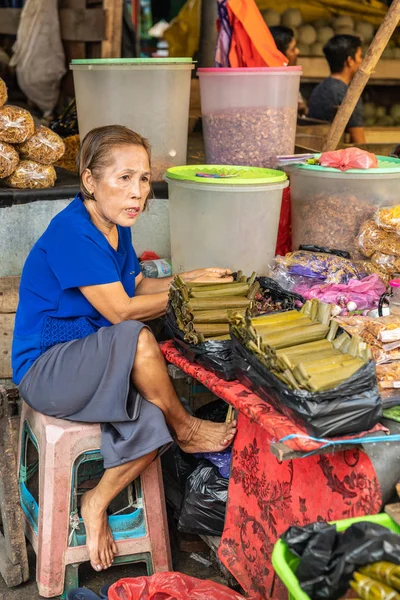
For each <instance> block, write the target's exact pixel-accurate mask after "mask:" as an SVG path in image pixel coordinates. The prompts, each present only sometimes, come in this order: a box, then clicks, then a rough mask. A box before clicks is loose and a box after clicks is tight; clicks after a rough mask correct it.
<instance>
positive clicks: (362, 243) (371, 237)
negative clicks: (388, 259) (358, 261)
mask: <svg viewBox="0 0 400 600" xmlns="http://www.w3.org/2000/svg"><path fill="white" fill-rule="evenodd" d="M358 247H359V249H360V250H361V252H362V253H363V255H364V256H367V257H368V258H370V257H371V256H372V255H373V254H374V253H375V252H383V253H384V254H391V255H394V256H400V236H398V235H397V234H396V233H394V232H391V231H386V230H385V229H382V228H381V227H378V225H377V224H376V223H375V221H372V220H368V221H366V222H365V223H364V224H363V225H362V227H361V230H360V235H359V236H358Z"/></svg>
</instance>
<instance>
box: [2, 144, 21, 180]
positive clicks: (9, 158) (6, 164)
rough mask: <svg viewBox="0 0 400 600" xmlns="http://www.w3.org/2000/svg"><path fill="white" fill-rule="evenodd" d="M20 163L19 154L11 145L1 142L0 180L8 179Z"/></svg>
mask: <svg viewBox="0 0 400 600" xmlns="http://www.w3.org/2000/svg"><path fill="white" fill-rule="evenodd" d="M18 163H19V156H18V152H17V151H16V150H15V148H14V147H13V146H11V145H10V144H6V143H5V142H0V179H3V178H4V177H8V176H9V175H11V173H13V172H14V171H15V169H16V168H17V165H18Z"/></svg>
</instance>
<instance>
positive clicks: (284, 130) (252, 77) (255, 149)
mask: <svg viewBox="0 0 400 600" xmlns="http://www.w3.org/2000/svg"><path fill="white" fill-rule="evenodd" d="M197 72H198V74H199V78H200V95H201V113H202V120H203V133H204V144H205V151H206V160H207V162H208V163H210V164H220V165H222V164H227V165H252V166H256V167H271V168H273V167H275V166H276V157H277V156H279V155H285V154H292V153H293V151H294V145H295V137H296V121H297V104H298V97H299V86H300V76H301V73H302V68H301V67H281V68H272V67H265V68H239V69H198V71H197Z"/></svg>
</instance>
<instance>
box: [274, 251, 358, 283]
mask: <svg viewBox="0 0 400 600" xmlns="http://www.w3.org/2000/svg"><path fill="white" fill-rule="evenodd" d="M276 266H277V267H278V268H279V267H283V268H285V269H287V272H288V274H289V275H290V276H293V275H294V276H299V277H308V278H310V279H314V280H316V279H318V280H320V281H323V282H324V283H348V281H349V280H350V279H359V278H360V273H359V271H358V269H357V267H356V266H355V265H354V263H353V262H352V261H351V260H349V259H348V258H342V257H340V256H336V255H335V254H324V253H323V252H308V251H306V250H297V251H295V252H289V253H288V254H286V255H285V256H277V257H276V258H275V260H274V265H273V267H272V270H273V271H274V270H275V267H276Z"/></svg>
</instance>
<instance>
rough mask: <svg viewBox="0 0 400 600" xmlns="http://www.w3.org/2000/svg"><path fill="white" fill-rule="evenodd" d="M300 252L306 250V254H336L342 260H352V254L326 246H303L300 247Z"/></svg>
mask: <svg viewBox="0 0 400 600" xmlns="http://www.w3.org/2000/svg"><path fill="white" fill-rule="evenodd" d="M299 250H305V251H306V252H322V253H323V254H335V255H336V256H340V258H351V256H350V252H346V250H335V249H334V248H325V246H313V245H312V244H302V245H301V246H299Z"/></svg>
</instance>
